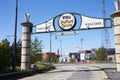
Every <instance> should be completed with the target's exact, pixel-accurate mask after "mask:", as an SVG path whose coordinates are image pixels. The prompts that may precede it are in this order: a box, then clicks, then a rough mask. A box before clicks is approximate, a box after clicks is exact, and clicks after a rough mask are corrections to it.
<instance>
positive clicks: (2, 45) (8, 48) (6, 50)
mask: <svg viewBox="0 0 120 80" xmlns="http://www.w3.org/2000/svg"><path fill="white" fill-rule="evenodd" d="M16 48H17V50H16V51H17V52H16V55H17V58H16V61H17V62H16V63H17V65H20V62H21V40H19V41H18V42H17V44H16ZM12 54H13V45H10V42H9V41H8V40H7V39H4V40H2V41H1V42H0V73H3V72H8V71H10V66H12Z"/></svg>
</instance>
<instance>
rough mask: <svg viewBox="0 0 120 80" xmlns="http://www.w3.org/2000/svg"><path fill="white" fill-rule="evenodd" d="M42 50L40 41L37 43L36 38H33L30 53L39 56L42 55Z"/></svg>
mask: <svg viewBox="0 0 120 80" xmlns="http://www.w3.org/2000/svg"><path fill="white" fill-rule="evenodd" d="M42 49H43V45H42V40H40V41H39V40H38V38H35V39H34V41H32V43H31V53H35V54H40V53H42Z"/></svg>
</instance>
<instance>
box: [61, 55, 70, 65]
mask: <svg viewBox="0 0 120 80" xmlns="http://www.w3.org/2000/svg"><path fill="white" fill-rule="evenodd" d="M59 62H65V63H66V62H70V57H69V53H66V54H64V55H61V56H60V57H59Z"/></svg>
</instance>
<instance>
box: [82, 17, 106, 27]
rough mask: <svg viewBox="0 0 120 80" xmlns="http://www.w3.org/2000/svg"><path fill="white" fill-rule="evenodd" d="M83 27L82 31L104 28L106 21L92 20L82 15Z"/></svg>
mask: <svg viewBox="0 0 120 80" xmlns="http://www.w3.org/2000/svg"><path fill="white" fill-rule="evenodd" d="M81 19H82V22H81V27H80V29H89V28H102V27H104V19H98V18H91V17H86V16H83V15H81Z"/></svg>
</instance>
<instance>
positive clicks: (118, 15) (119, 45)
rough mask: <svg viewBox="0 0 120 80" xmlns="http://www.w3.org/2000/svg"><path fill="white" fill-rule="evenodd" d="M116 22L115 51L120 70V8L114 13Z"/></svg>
mask: <svg viewBox="0 0 120 80" xmlns="http://www.w3.org/2000/svg"><path fill="white" fill-rule="evenodd" d="M111 17H113V22H114V37H115V52H116V66H117V71H118V72H120V10H117V11H115V12H114V13H112V15H111Z"/></svg>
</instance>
